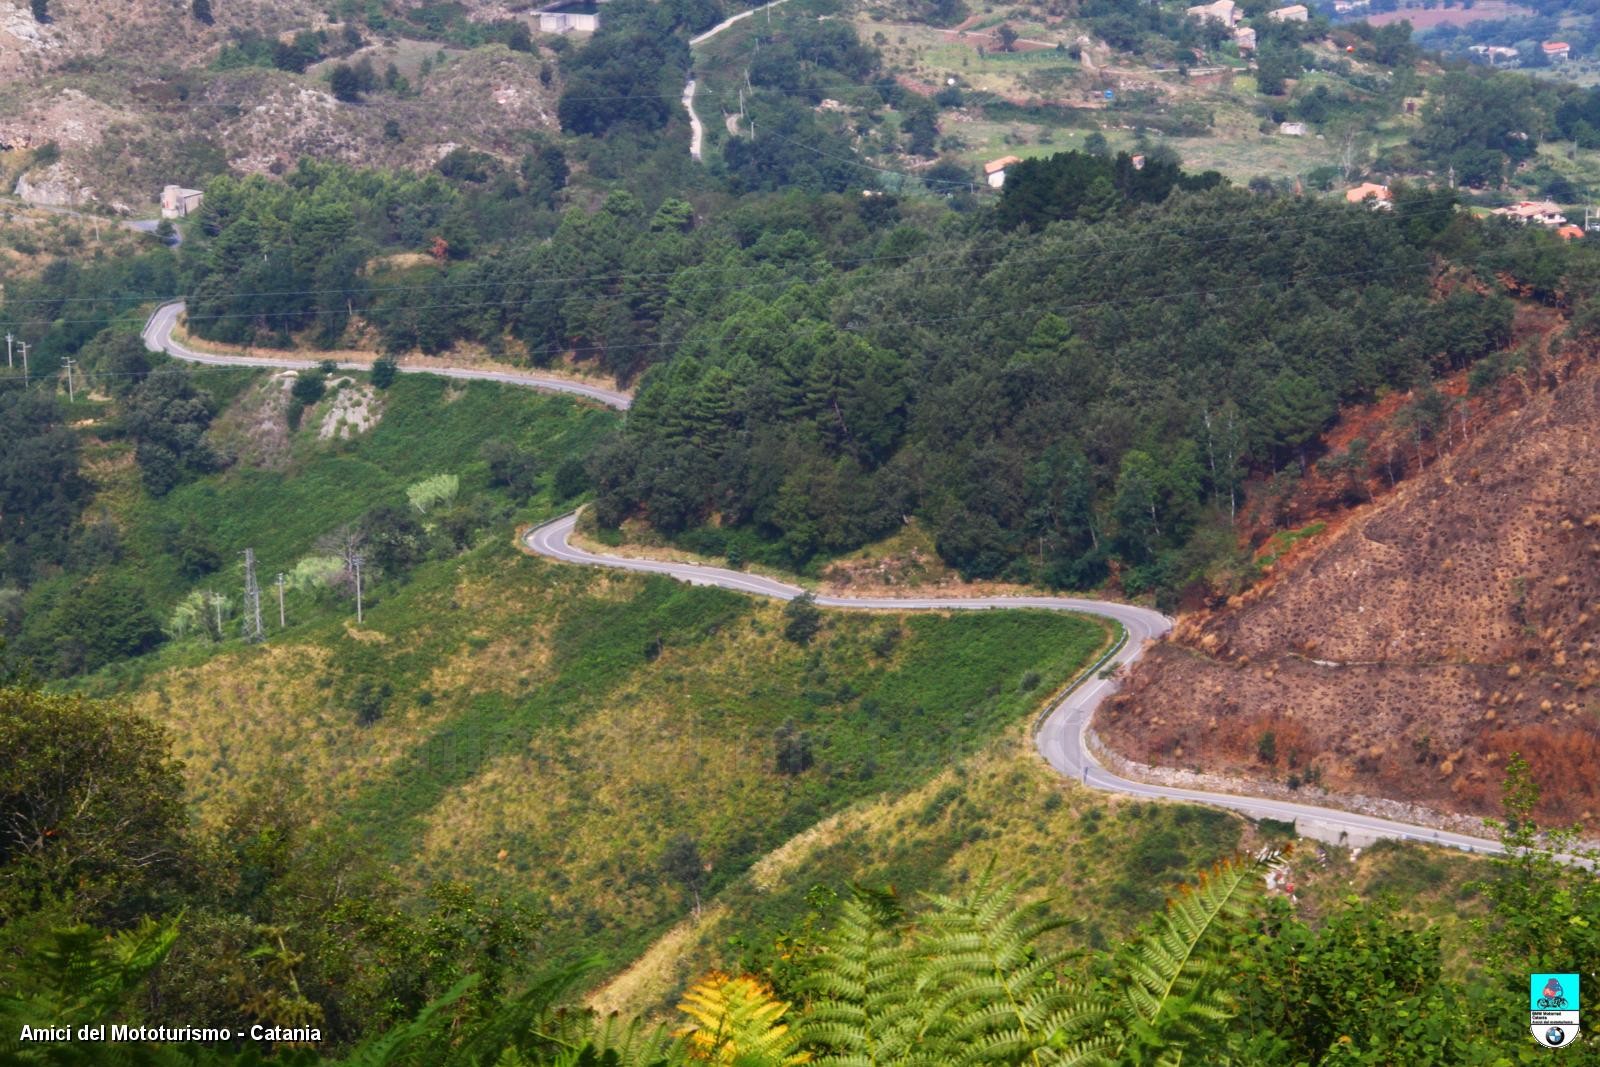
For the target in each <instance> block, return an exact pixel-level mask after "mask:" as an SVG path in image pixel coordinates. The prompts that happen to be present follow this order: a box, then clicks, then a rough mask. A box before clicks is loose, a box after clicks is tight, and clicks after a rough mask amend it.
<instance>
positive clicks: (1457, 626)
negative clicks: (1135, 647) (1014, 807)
mask: <svg viewBox="0 0 1600 1067" xmlns="http://www.w3.org/2000/svg"><path fill="white" fill-rule="evenodd" d="M1597 644H1600V368H1596V367H1595V366H1593V365H1592V364H1591V365H1589V366H1586V367H1583V368H1581V369H1579V370H1577V371H1576V372H1574V373H1572V375H1571V376H1570V377H1569V378H1568V379H1567V380H1566V381H1564V382H1562V383H1561V384H1560V385H1558V386H1557V387H1556V388H1555V389H1554V390H1553V391H1551V392H1546V393H1543V394H1542V395H1539V396H1537V397H1535V398H1534V399H1533V400H1532V401H1531V402H1530V403H1529V404H1528V405H1527V406H1526V407H1524V408H1523V409H1522V410H1520V411H1517V412H1515V413H1513V414H1510V415H1508V416H1505V417H1503V418H1502V419H1500V420H1498V421H1497V422H1496V423H1494V424H1492V425H1491V426H1489V427H1488V428H1487V429H1485V430H1483V431H1481V432H1479V433H1478V434H1477V436H1476V439H1475V440H1473V441H1472V442H1471V443H1470V444H1469V445H1467V446H1465V447H1464V448H1462V449H1461V450H1459V451H1458V452H1457V453H1456V454H1455V455H1454V456H1451V457H1449V458H1446V459H1443V460H1441V461H1440V462H1439V463H1438V464H1437V465H1436V466H1434V467H1433V468H1431V469H1430V470H1429V471H1427V472H1426V473H1425V474H1424V475H1422V476H1421V477H1418V478H1416V479H1414V480H1412V481H1411V482H1408V483H1404V484H1402V486H1401V487H1400V489H1399V490H1398V491H1396V492H1395V493H1394V494H1393V495H1392V496H1390V497H1388V498H1386V499H1383V500H1380V501H1379V502H1378V503H1377V505H1376V506H1374V507H1372V508H1369V509H1367V510H1366V511H1365V513H1363V514H1358V515H1356V516H1354V517H1352V518H1351V519H1350V521H1348V522H1347V523H1346V524H1345V525H1344V526H1343V527H1342V528H1341V529H1340V530H1339V531H1338V532H1337V533H1336V534H1334V535H1333V536H1331V537H1330V538H1329V540H1328V541H1327V543H1326V544H1325V545H1324V546H1323V547H1322V549H1321V551H1319V552H1317V553H1316V554H1315V555H1312V556H1309V557H1307V558H1305V559H1304V560H1303V561H1302V562H1301V564H1300V565H1299V566H1298V567H1297V568H1295V569H1293V570H1292V571H1290V572H1289V573H1287V574H1284V575H1282V576H1280V577H1278V578H1277V579H1276V580H1274V581H1273V582H1272V583H1271V584H1269V585H1267V586H1265V587H1263V588H1261V589H1259V590H1257V591H1254V592H1252V593H1251V594H1249V595H1247V596H1246V597H1245V598H1243V602H1242V603H1238V604H1236V605H1234V606H1233V607H1230V608H1228V609H1225V610H1223V611H1221V612H1219V613H1218V614H1217V615H1215V616H1213V617H1210V618H1207V619H1203V620H1201V621H1198V622H1190V623H1188V624H1187V625H1181V626H1180V627H1179V628H1178V630H1177V631H1176V632H1175V634H1174V639H1173V640H1172V641H1171V642H1169V643H1167V644H1164V645H1162V646H1160V647H1159V648H1157V649H1155V650H1153V651H1152V653H1151V654H1150V655H1149V656H1148V657H1147V658H1146V660H1145V661H1144V662H1143V663H1142V664H1140V665H1139V666H1138V667H1137V668H1136V670H1135V671H1134V673H1133V675H1132V677H1131V678H1130V680H1129V684H1128V685H1127V687H1126V689H1125V690H1124V693H1123V694H1122V695H1121V696H1120V697H1119V698H1118V699H1117V700H1116V701H1115V702H1114V703H1113V704H1111V705H1108V706H1107V707H1106V708H1104V709H1103V710H1102V712H1101V715H1100V719H1099V729H1100V733H1101V736H1102V738H1103V739H1104V740H1105V741H1106V742H1107V744H1108V745H1110V747H1112V748H1113V749H1114V750H1115V751H1117V752H1119V753H1121V754H1122V755H1124V756H1127V757H1129V758H1131V759H1135V760H1140V761H1144V762H1148V763H1155V764H1169V765H1176V766H1180V767H1184V768H1198V769H1203V770H1207V771H1223V772H1228V773H1240V774H1250V775H1256V776H1261V777H1269V778H1273V779H1276V780H1278V781H1290V782H1291V784H1293V783H1294V782H1304V781H1310V782H1313V783H1315V782H1318V781H1320V784H1321V785H1322V786H1323V787H1324V788H1326V789H1328V790H1330V791H1332V792H1351V793H1362V794H1367V795H1381V796H1387V797H1393V798H1396V799H1406V800H1415V801H1421V802H1423V803H1425V804H1427V805H1430V806H1433V807H1436V808H1440V809H1447V810H1455V811H1462V812H1467V813H1472V814H1482V813H1487V812H1491V811H1493V810H1496V809H1497V807H1498V804H1497V801H1498V788H1499V780H1500V777H1501V772H1502V768H1503V766H1504V763H1505V759H1506V757H1507V755H1508V754H1509V753H1511V752H1513V751H1520V752H1521V753H1522V754H1523V755H1524V756H1525V757H1526V758H1527V759H1528V760H1529V762H1530V763H1531V764H1532V765H1533V767H1534V769H1535V773H1536V774H1537V775H1538V777H1539V778H1540V780H1541V782H1542V783H1543V784H1544V786H1545V804H1546V809H1547V810H1546V813H1545V814H1546V815H1547V816H1551V817H1560V818H1575V819H1582V820H1583V821H1584V822H1586V823H1589V824H1590V825H1591V826H1592V825H1594V824H1595V822H1596V819H1597V817H1600V780H1597V779H1596V777H1595V774H1594V771H1595V769H1596V767H1597V760H1600V718H1597V716H1600V696H1597V695H1596V691H1595V690H1593V689H1592V688H1591V687H1592V686H1594V685H1595V684H1596V683H1597V682H1600V651H1597V649H1596V645H1597ZM1269 733H1270V734H1271V738H1270V740H1267V739H1266V737H1265V735H1267V734H1269Z"/></svg>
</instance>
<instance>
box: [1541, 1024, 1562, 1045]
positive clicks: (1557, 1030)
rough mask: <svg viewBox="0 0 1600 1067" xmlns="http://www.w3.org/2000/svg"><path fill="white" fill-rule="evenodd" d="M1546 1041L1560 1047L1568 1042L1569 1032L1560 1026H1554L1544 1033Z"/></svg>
mask: <svg viewBox="0 0 1600 1067" xmlns="http://www.w3.org/2000/svg"><path fill="white" fill-rule="evenodd" d="M1544 1039H1545V1041H1547V1042H1548V1043H1550V1044H1551V1045H1560V1044H1562V1043H1564V1042H1565V1041H1566V1040H1567V1032H1566V1031H1565V1030H1563V1029H1562V1028H1561V1027H1559V1026H1552V1027H1551V1028H1550V1029H1548V1030H1546V1031H1545V1032H1544Z"/></svg>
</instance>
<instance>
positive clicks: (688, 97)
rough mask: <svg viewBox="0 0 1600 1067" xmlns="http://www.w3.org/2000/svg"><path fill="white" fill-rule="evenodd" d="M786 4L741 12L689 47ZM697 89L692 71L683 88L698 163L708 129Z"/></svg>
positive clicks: (692, 40)
mask: <svg viewBox="0 0 1600 1067" xmlns="http://www.w3.org/2000/svg"><path fill="white" fill-rule="evenodd" d="M786 2H787V0H772V2H771V3H770V4H762V5H761V6H760V7H753V8H751V9H750V10H749V11H741V12H739V13H738V14H737V15H734V16H733V17H732V18H726V19H723V20H722V21H721V22H719V23H717V24H716V25H715V26H713V27H711V28H710V29H709V30H707V31H706V32H705V33H702V34H700V35H698V36H695V37H691V38H689V47H690V48H693V47H694V46H695V45H697V44H700V43H702V42H704V41H709V40H711V38H713V37H715V36H716V35H717V34H719V33H721V32H722V31H723V30H725V29H727V28H728V27H729V26H732V25H733V24H734V23H736V22H741V21H743V20H744V19H747V18H749V17H750V16H751V15H754V14H756V13H757V12H758V11H765V10H767V9H768V8H772V7H777V6H778V5H779V4H782V3H786ZM769 21H770V19H769ZM696 88H697V86H696V84H695V79H694V73H693V72H692V71H691V72H690V74H689V80H688V81H687V82H685V83H684V86H683V109H684V110H685V111H687V112H688V113H689V158H690V159H693V160H694V161H695V162H696V163H698V162H700V158H701V154H702V153H701V149H702V147H703V146H704V144H705V136H706V129H705V125H704V124H703V123H701V121H700V116H699V114H698V113H697V112H696V111H695V109H694V94H695V89H696Z"/></svg>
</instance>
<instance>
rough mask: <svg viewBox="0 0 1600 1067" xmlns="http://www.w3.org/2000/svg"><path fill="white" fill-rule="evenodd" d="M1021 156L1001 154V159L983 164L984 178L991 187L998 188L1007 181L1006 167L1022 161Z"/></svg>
mask: <svg viewBox="0 0 1600 1067" xmlns="http://www.w3.org/2000/svg"><path fill="white" fill-rule="evenodd" d="M1021 162H1022V159H1021V157H1019V156H1001V157H1000V158H999V159H996V160H993V161H992V162H989V163H985V164H984V165H983V177H984V180H985V181H987V182H988V183H989V188H991V189H998V188H1000V187H1001V186H1002V185H1004V184H1005V183H1006V168H1007V167H1011V166H1015V165H1016V164H1018V163H1021Z"/></svg>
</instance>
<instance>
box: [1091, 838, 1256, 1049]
mask: <svg viewBox="0 0 1600 1067" xmlns="http://www.w3.org/2000/svg"><path fill="white" fill-rule="evenodd" d="M1280 862H1281V861H1280V859H1279V856H1278V855H1277V854H1276V853H1262V854H1260V855H1258V856H1255V857H1238V858H1234V859H1228V860H1223V861H1221V862H1219V863H1217V864H1216V865H1215V866H1213V867H1212V868H1211V869H1210V870H1209V871H1207V872H1205V873H1203V874H1202V875H1201V876H1200V878H1199V879H1198V880H1197V881H1196V882H1195V883H1194V884H1193V885H1188V886H1184V887H1182V888H1181V889H1180V890H1179V891H1178V893H1177V895H1176V896H1174V898H1173V899H1172V900H1170V901H1169V902H1168V904H1167V909H1166V911H1165V912H1164V913H1162V915H1160V916H1159V917H1158V918H1157V919H1156V921H1155V922H1154V924H1153V925H1152V926H1151V928H1150V929H1148V930H1146V932H1145V933H1144V934H1143V935H1142V936H1140V937H1139V938H1138V939H1137V940H1135V941H1134V942H1133V943H1132V945H1130V946H1129V947H1128V948H1127V949H1126V950H1124V951H1123V952H1122V953H1121V954H1120V956H1119V957H1118V963H1119V964H1120V965H1121V966H1120V967H1119V970H1120V971H1121V974H1120V976H1119V979H1120V989H1121V996H1122V1001H1123V1010H1124V1012H1125V1013H1126V1017H1127V1020H1126V1021H1127V1034H1128V1039H1127V1040H1126V1041H1125V1042H1124V1048H1126V1047H1128V1046H1129V1045H1138V1044H1142V1045H1145V1046H1147V1047H1149V1048H1151V1049H1160V1050H1161V1053H1162V1055H1163V1056H1169V1057H1170V1056H1173V1055H1177V1056H1180V1057H1181V1054H1182V1050H1183V1046H1184V1044H1185V1042H1186V1040H1187V1038H1188V1037H1189V1036H1190V1035H1192V1034H1193V1033H1194V1032H1195V1031H1196V1030H1197V1028H1198V1027H1199V1026H1200V1024H1203V1023H1211V1024H1217V1023H1221V1022H1224V1021H1226V1020H1227V1019H1229V1018H1231V1017H1232V1012H1233V1001H1232V999H1231V998H1230V997H1229V995H1228V993H1227V990H1226V988H1225V986H1224V985H1223V983H1222V982H1221V981H1219V979H1220V977H1221V971H1220V965H1219V964H1218V963H1217V961H1216V959H1215V958H1214V956H1213V955H1212V954H1211V953H1210V951H1209V946H1208V944H1207V937H1208V935H1210V934H1212V933H1213V932H1214V931H1215V930H1216V929H1217V928H1218V927H1219V926H1221V925H1223V924H1224V923H1226V922H1228V921H1229V920H1234V919H1237V918H1239V917H1240V916H1241V915H1242V914H1243V913H1244V911H1245V908H1246V907H1247V906H1248V904H1249V902H1250V901H1251V899H1252V898H1253V895H1254V893H1255V892H1258V890H1256V889H1255V887H1257V886H1259V885H1261V884H1262V879H1263V877H1264V876H1265V874H1266V872H1267V871H1268V870H1270V869H1272V868H1273V867H1275V866H1277V865H1278V864H1279V863H1280ZM1173 1062H1176V1061H1173Z"/></svg>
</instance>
